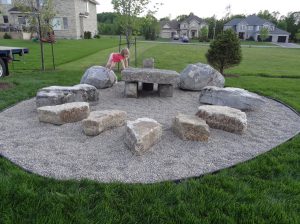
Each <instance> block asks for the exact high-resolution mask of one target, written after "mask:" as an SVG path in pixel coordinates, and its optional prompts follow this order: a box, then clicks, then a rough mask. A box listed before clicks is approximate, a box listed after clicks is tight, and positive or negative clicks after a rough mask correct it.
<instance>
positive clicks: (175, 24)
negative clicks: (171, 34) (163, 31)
mask: <svg viewBox="0 0 300 224" xmlns="http://www.w3.org/2000/svg"><path fill="white" fill-rule="evenodd" d="M166 24H168V25H169V26H170V28H171V29H176V30H177V29H179V23H178V21H177V20H175V19H174V20H171V21H162V22H161V23H160V25H161V27H163V26H164V25H166Z"/></svg>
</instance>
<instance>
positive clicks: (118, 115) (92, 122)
mask: <svg viewBox="0 0 300 224" xmlns="http://www.w3.org/2000/svg"><path fill="white" fill-rule="evenodd" d="M126 117H127V113H126V112H125V111H121V110H103V111H93V112H91V113H90V116H89V117H88V118H87V119H84V120H83V121H82V124H83V131H84V133H85V134H86V135H90V136H96V135H99V134H100V133H101V132H103V131H106V130H108V129H111V128H115V127H121V126H123V125H124V124H125V122H126Z"/></svg>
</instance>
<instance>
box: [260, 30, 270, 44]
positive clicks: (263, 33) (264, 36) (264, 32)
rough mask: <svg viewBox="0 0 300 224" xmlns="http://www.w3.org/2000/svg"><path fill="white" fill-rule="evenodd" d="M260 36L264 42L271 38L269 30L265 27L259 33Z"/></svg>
mask: <svg viewBox="0 0 300 224" xmlns="http://www.w3.org/2000/svg"><path fill="white" fill-rule="evenodd" d="M259 36H260V39H261V40H262V41H265V40H266V39H267V38H268V37H269V30H268V28H266V27H263V28H261V29H260V31H259Z"/></svg>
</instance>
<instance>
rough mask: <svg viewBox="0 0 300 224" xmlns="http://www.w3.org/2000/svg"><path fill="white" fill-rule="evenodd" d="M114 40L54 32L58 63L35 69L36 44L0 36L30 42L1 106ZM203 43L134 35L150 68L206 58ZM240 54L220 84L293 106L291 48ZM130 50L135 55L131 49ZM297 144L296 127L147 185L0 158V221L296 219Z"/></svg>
mask: <svg viewBox="0 0 300 224" xmlns="http://www.w3.org/2000/svg"><path fill="white" fill-rule="evenodd" d="M117 44H118V42H117V41H116V39H114V38H101V39H100V40H85V41H77V40H76V41H75V40H73V41H71V40H69V41H67V40H64V41H59V42H58V43H57V45H56V46H55V49H56V54H57V58H58V59H59V63H58V65H59V66H58V68H57V71H47V72H45V73H42V72H39V71H37V70H36V68H38V67H39V66H38V57H39V56H38V45H37V44H35V43H31V42H23V41H11V40H10V41H9V40H5V41H4V40H0V45H12V46H27V47H29V48H30V51H31V52H30V54H29V55H28V56H26V63H25V64H24V63H20V64H17V63H15V66H14V70H12V73H13V74H12V75H11V76H8V77H5V78H4V79H3V80H1V82H7V83H11V84H13V85H14V88H12V89H9V90H0V109H4V108H6V107H8V106H10V105H12V104H14V103H16V102H19V101H21V100H23V99H26V98H30V97H33V96H34V95H35V94H36V91H37V90H38V89H39V88H41V87H44V86H49V85H54V84H55V85H72V84H76V83H78V82H79V80H80V78H81V76H82V74H83V72H84V70H85V69H86V68H87V67H89V66H91V65H94V64H100V65H103V64H105V63H106V60H107V57H108V54H109V53H110V52H111V51H115V50H117ZM72 48H73V50H74V51H72V53H70V52H69V49H72ZM206 51H207V47H205V46H195V45H176V46H174V45H171V44H159V43H139V44H138V61H137V63H138V65H139V66H140V65H141V63H142V59H143V58H146V57H150V56H151V57H154V58H155V62H156V67H158V68H165V69H174V70H176V71H178V72H180V71H181V70H182V69H183V68H184V67H185V66H186V64H188V63H195V62H205V57H204V54H205V52H206ZM243 57H244V60H243V62H242V63H241V65H239V66H238V67H236V68H232V69H230V70H227V71H226V73H228V74H229V73H230V74H239V75H240V77H238V78H226V86H236V87H242V88H245V89H248V90H250V91H253V92H257V93H260V94H263V95H266V96H271V97H274V98H276V99H279V100H282V101H284V102H286V103H288V104H289V105H291V106H293V107H294V108H295V109H296V110H298V111H299V112H300V100H299V99H300V73H299V71H300V63H299V61H300V50H297V49H281V48H264V49H262V48H243ZM131 58H132V60H131V63H134V60H133V59H134V54H133V52H132V55H131ZM48 66H50V64H48ZM32 69H34V70H35V71H31V70H32ZM281 76H282V77H285V78H281ZM289 77H293V78H289ZM0 128H1V126H0ZM0 145H1V143H0ZM299 149H300V135H298V136H297V137H295V138H294V139H292V140H290V141H288V142H286V143H284V144H282V145H281V146H279V147H277V148H275V149H273V150H272V151H270V152H268V153H265V154H263V155H261V156H258V157H257V158H255V159H253V160H251V161H248V162H245V163H242V164H239V165H237V166H235V167H233V168H230V169H226V170H222V171H220V172H218V173H216V174H209V175H204V176H203V177H199V178H195V179H189V180H185V181H182V182H179V183H178V182H176V183H175V182H164V183H158V184H149V185H142V184H120V183H114V184H102V183H97V182H94V181H89V180H83V181H57V180H53V179H49V178H44V177H39V176H37V175H34V174H29V173H27V172H25V171H23V170H22V169H20V168H18V167H17V166H15V165H14V164H12V163H11V162H9V161H8V160H6V159H4V158H0V199H1V200H0V223H1V224H2V223H13V224H15V223H22V224H23V223H174V224H175V223H176V224H177V223H300V215H299V214H300V175H299V174H300V163H299V161H300V150H299Z"/></svg>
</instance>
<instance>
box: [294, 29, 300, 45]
mask: <svg viewBox="0 0 300 224" xmlns="http://www.w3.org/2000/svg"><path fill="white" fill-rule="evenodd" d="M295 38H296V40H297V41H298V42H300V29H298V32H297V33H296V34H295Z"/></svg>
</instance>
